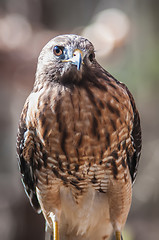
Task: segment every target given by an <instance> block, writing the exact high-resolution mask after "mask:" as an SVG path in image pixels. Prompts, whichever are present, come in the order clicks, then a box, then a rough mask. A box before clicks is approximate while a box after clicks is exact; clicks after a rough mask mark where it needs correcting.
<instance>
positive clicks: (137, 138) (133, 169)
mask: <svg viewBox="0 0 159 240" xmlns="http://www.w3.org/2000/svg"><path fill="white" fill-rule="evenodd" d="M104 72H105V73H106V75H107V77H108V78H111V79H113V80H114V81H115V82H116V83H117V84H118V85H120V86H121V87H122V88H123V89H124V90H125V91H126V92H127V94H128V96H129V99H130V102H131V106H132V109H133V114H134V116H133V117H134V121H133V129H132V132H131V138H132V144H133V147H134V150H135V151H134V153H133V156H132V154H129V152H128V151H127V163H128V166H129V171H130V175H131V178H132V183H134V181H135V178H136V174H137V169H138V164H139V159H140V155H141V147H142V138H141V137H142V135H141V125H140V116H139V112H138V110H137V108H136V104H135V101H134V98H133V96H132V94H131V93H130V91H129V89H128V88H127V86H126V85H125V84H124V83H122V82H119V81H118V80H117V79H115V78H114V77H113V76H112V75H111V74H110V73H109V72H107V71H106V70H105V69H104Z"/></svg>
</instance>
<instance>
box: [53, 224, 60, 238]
mask: <svg viewBox="0 0 159 240" xmlns="http://www.w3.org/2000/svg"><path fill="white" fill-rule="evenodd" d="M53 234H54V239H53V240H59V230H58V222H57V221H56V220H54V221H53Z"/></svg>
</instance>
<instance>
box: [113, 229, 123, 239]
mask: <svg viewBox="0 0 159 240" xmlns="http://www.w3.org/2000/svg"><path fill="white" fill-rule="evenodd" d="M115 240H123V238H122V235H121V232H119V231H116V232H115Z"/></svg>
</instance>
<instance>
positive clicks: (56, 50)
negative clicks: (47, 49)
mask: <svg viewBox="0 0 159 240" xmlns="http://www.w3.org/2000/svg"><path fill="white" fill-rule="evenodd" d="M53 53H54V54H55V55H56V56H61V55H62V54H63V48H62V47H59V46H55V47H54V49H53Z"/></svg>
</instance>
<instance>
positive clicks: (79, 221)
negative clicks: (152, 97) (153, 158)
mask: <svg viewBox="0 0 159 240" xmlns="http://www.w3.org/2000/svg"><path fill="white" fill-rule="evenodd" d="M140 152H141V128H140V119H139V113H138V111H137V109H136V105H135V102H134V99H133V97H132V95H131V93H130V91H129V90H128V88H127V87H126V86H125V85H124V84H123V83H121V82H119V81H117V80H116V79H115V78H114V77H113V76H112V75H111V74H109V73H108V72H107V71H106V70H104V69H103V68H102V67H101V66H100V65H99V64H98V62H97V61H96V59H95V51H94V47H93V45H92V43H91V42H90V41H89V40H87V39H85V38H83V37H81V36H78V35H72V34H71V35H60V36H57V37H55V38H53V39H52V40H51V41H49V42H48V43H47V44H46V46H45V47H44V48H43V49H42V51H41V53H40V56H39V59H38V65H37V72H36V78H35V83H34V87H33V90H32V92H31V93H30V95H29V97H28V98H27V100H26V102H25V105H24V108H23V110H22V114H21V118H20V123H19V129H18V136H17V155H18V162H19V167H20V172H21V175H22V182H23V184H24V188H25V191H26V193H27V196H28V197H29V199H30V202H31V205H32V206H33V207H34V209H35V210H36V211H37V212H40V211H42V213H43V215H44V218H45V220H46V238H45V239H47V240H50V239H54V240H59V239H60V240H82V239H83V240H97V239H99V240H107V239H110V237H111V236H112V234H113V233H114V234H115V237H116V240H121V239H122V234H121V232H122V229H123V227H124V225H125V222H126V219H127V216H128V213H129V209H130V205H131V199H132V185H133V183H134V180H135V177H136V172H137V168H138V162H139V158H140Z"/></svg>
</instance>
